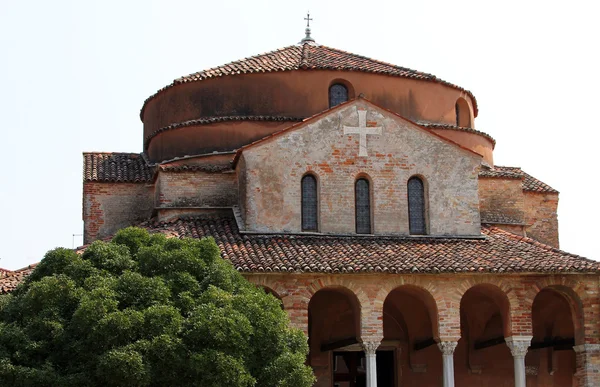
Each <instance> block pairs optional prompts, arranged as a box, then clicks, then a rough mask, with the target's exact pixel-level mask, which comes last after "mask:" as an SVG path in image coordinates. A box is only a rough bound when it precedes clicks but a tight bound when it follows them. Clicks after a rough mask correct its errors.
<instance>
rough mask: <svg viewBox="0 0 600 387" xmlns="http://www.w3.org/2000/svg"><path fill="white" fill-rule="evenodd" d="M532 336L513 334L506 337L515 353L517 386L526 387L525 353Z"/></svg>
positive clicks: (511, 350)
mask: <svg viewBox="0 0 600 387" xmlns="http://www.w3.org/2000/svg"><path fill="white" fill-rule="evenodd" d="M532 338H533V337H532V336H512V337H507V338H505V339H504V340H505V341H506V345H508V348H510V352H511V353H512V355H513V361H514V365H515V387H525V355H526V354H527V348H529V345H530V344H531V339H532Z"/></svg>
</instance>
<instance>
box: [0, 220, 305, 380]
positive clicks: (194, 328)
mask: <svg viewBox="0 0 600 387" xmlns="http://www.w3.org/2000/svg"><path fill="white" fill-rule="evenodd" d="M288 323H289V320H288V318H287V315H286V313H285V312H284V311H283V310H282V309H281V306H280V303H279V301H278V300H277V299H275V298H274V297H273V296H271V295H267V294H265V292H264V291H263V290H261V289H258V288H256V287H255V286H253V285H252V284H250V283H249V282H248V281H246V280H245V279H244V278H243V277H242V276H241V275H240V274H239V273H238V272H237V271H236V270H235V269H234V268H233V267H232V266H231V264H230V263H229V262H227V261H225V260H223V259H222V258H221V257H220V254H219V249H218V247H217V245H216V244H215V242H214V240H213V239H212V238H205V239H202V240H196V239H174V238H171V239H167V238H165V237H164V236H163V235H160V234H153V235H151V234H149V233H148V232H147V231H146V230H143V229H139V228H126V229H124V230H121V231H120V232H119V233H117V235H116V236H115V237H114V238H113V240H112V241H111V242H108V243H107V242H101V241H97V242H94V243H92V244H91V245H90V246H89V247H88V248H87V249H86V250H85V252H84V253H83V254H82V255H78V254H76V253H75V252H74V251H72V250H68V249H62V248H59V249H55V250H51V251H49V252H48V253H47V254H46V256H45V257H44V259H43V260H42V261H41V262H40V264H39V265H38V266H37V267H36V269H35V271H34V272H33V273H32V274H31V275H30V276H29V277H28V278H27V279H26V280H25V281H24V283H23V284H21V285H20V286H19V287H18V288H17V289H16V290H15V291H14V292H13V293H12V294H10V295H5V296H2V297H0V385H2V386H36V387H41V386H203V387H211V386H227V387H237V386H240V387H246V386H260V387H269V386H279V387H286V386H287V387H303V386H306V387H308V386H311V385H312V383H313V381H314V377H313V375H312V371H311V370H310V368H309V367H308V366H306V365H305V359H306V354H307V352H308V347H307V344H306V338H305V337H304V335H303V333H302V332H300V331H298V330H294V329H291V328H289V326H288Z"/></svg>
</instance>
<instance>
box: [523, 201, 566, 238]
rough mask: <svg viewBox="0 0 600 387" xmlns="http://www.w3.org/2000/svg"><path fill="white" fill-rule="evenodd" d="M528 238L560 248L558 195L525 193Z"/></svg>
mask: <svg viewBox="0 0 600 387" xmlns="http://www.w3.org/2000/svg"><path fill="white" fill-rule="evenodd" d="M524 197H525V222H526V223H527V227H526V231H527V236H528V237H531V238H534V239H536V240H538V241H540V242H542V243H546V244H548V245H550V246H554V247H556V248H558V216H557V213H556V211H557V208H558V194H557V193H537V192H524Z"/></svg>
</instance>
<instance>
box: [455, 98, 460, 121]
mask: <svg viewBox="0 0 600 387" xmlns="http://www.w3.org/2000/svg"><path fill="white" fill-rule="evenodd" d="M454 110H455V111H456V126H460V105H459V104H458V102H457V103H456V105H454Z"/></svg>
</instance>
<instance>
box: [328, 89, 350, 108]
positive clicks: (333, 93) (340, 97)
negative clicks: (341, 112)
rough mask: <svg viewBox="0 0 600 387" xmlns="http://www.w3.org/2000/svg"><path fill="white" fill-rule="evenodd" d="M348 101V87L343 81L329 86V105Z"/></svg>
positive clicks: (332, 105)
mask: <svg viewBox="0 0 600 387" xmlns="http://www.w3.org/2000/svg"><path fill="white" fill-rule="evenodd" d="M346 101H348V88H347V87H346V86H345V85H343V84H341V83H334V84H333V85H331V86H330V87H329V107H330V108H332V107H334V106H337V105H339V104H341V103H343V102H346Z"/></svg>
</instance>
